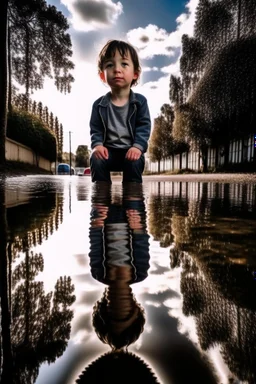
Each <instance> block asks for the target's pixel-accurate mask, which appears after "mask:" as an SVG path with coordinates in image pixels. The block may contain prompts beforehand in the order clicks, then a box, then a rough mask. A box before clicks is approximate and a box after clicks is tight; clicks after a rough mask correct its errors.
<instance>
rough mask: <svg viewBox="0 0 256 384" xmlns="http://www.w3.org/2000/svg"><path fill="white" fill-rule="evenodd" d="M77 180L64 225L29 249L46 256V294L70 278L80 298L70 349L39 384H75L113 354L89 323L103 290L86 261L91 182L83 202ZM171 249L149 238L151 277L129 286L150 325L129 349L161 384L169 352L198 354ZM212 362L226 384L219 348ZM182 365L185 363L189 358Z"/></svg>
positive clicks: (43, 372) (45, 367)
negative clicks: (88, 369) (97, 361)
mask: <svg viewBox="0 0 256 384" xmlns="http://www.w3.org/2000/svg"><path fill="white" fill-rule="evenodd" d="M78 182H79V183H81V181H76V182H75V179H74V181H73V182H72V184H70V185H69V188H68V186H67V185H66V187H65V190H64V212H63V222H62V223H60V225H59V229H58V230H57V231H55V232H54V233H53V234H52V235H50V236H49V238H48V240H47V241H43V243H42V245H39V246H37V247H36V248H35V249H33V248H32V249H31V250H32V251H35V252H41V253H42V254H43V257H44V270H43V272H41V273H40V274H39V275H38V276H37V279H38V280H41V281H43V282H44V287H45V291H46V292H48V291H50V290H54V285H55V283H56V281H57V279H58V278H59V277H60V276H64V275H68V276H71V278H72V282H73V284H74V285H75V295H76V301H75V303H74V304H73V310H74V318H73V320H72V330H71V338H70V341H69V344H68V347H67V349H66V351H65V352H64V354H63V355H62V356H61V357H60V358H59V359H58V360H57V361H56V362H55V364H51V365H48V364H43V365H42V366H41V369H40V374H39V376H38V379H37V381H36V384H45V383H46V382H47V384H65V383H66V384H71V383H74V381H75V379H76V378H77V377H78V375H79V373H81V372H82V370H83V369H84V368H85V366H87V365H88V364H89V362H91V361H93V360H94V359H96V358H97V357H99V356H100V355H102V354H103V353H105V352H107V351H109V348H108V347H107V346H105V345H103V344H102V343H101V342H100V341H99V340H98V338H97V336H96V334H95V333H94V330H93V328H92V325H91V315H92V307H93V305H94V303H95V302H96V301H97V300H98V299H100V298H101V295H102V292H103V290H104V288H105V286H104V285H103V284H101V283H99V282H98V281H96V280H94V279H93V278H92V276H91V273H90V267H89V262H88V253H89V236H88V234H89V223H90V209H91V203H90V183H89V181H88V180H87V179H86V180H85V179H83V184H85V185H83V188H84V189H83V191H86V190H87V188H88V194H87V196H86V193H85V200H82V199H80V200H79V201H78V200H77V185H76V183H78ZM87 184H88V186H87ZM86 187H87V188H86ZM70 196H71V200H70ZM169 251H170V248H160V246H159V243H158V242H157V241H154V240H153V238H152V237H150V270H149V276H148V277H147V278H146V279H145V280H144V281H142V282H140V283H136V284H133V285H132V286H131V287H132V291H133V293H134V294H135V296H136V298H137V300H138V302H139V303H140V304H141V305H142V307H143V308H144V309H145V312H146V324H145V329H144V332H143V333H142V335H141V337H140V338H139V339H138V341H137V342H136V343H135V344H133V345H132V346H131V347H130V348H129V350H130V351H131V352H132V351H133V352H134V353H136V354H138V355H139V356H141V357H142V359H143V360H144V361H145V362H147V363H148V364H150V365H151V366H152V369H153V371H154V372H155V373H156V375H157V376H158V378H159V379H161V382H162V383H163V384H165V383H167V382H169V381H168V380H169V376H168V374H169V372H168V364H169V365H170V361H168V356H169V354H170V355H172V353H174V351H175V350H176V349H177V350H179V348H183V349H184V351H185V350H186V348H190V349H192V347H193V351H194V350H196V349H198V350H200V348H199V346H198V340H197V336H196V330H195V323H194V320H193V318H192V317H185V316H184V315H183V314H182V295H181V293H180V269H178V268H177V269H174V270H171V269H170V257H169ZM208 358H209V359H210V360H211V361H212V362H213V363H214V365H215V368H216V369H217V371H218V376H219V377H220V378H221V382H222V383H223V384H226V383H228V378H227V377H228V372H226V370H225V369H226V368H224V365H223V364H222V359H221V356H220V354H219V352H218V350H217V348H216V349H212V350H211V351H210V352H209V353H208ZM183 363H184V364H185V365H186V360H184V361H183ZM173 364H176V362H175V361H174V362H173ZM167 377H168V379H167Z"/></svg>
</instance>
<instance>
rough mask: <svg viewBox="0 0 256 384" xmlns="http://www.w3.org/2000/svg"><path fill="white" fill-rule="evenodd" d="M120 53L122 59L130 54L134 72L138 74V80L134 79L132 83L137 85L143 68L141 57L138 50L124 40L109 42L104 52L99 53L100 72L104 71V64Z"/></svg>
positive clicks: (103, 49)
mask: <svg viewBox="0 0 256 384" xmlns="http://www.w3.org/2000/svg"><path fill="white" fill-rule="evenodd" d="M117 50H118V52H119V53H120V55H121V56H122V57H124V56H125V55H127V52H129V53H130V55H131V59H132V62H133V66H134V71H135V72H136V73H137V74H138V78H137V79H134V80H133V81H132V83H131V86H133V85H137V83H138V79H139V76H140V73H141V66H140V62H139V57H138V54H137V52H136V49H135V48H134V47H133V46H132V45H131V44H129V43H126V42H125V41H122V40H109V41H108V42H107V43H106V44H105V45H104V47H103V48H102V50H101V51H100V53H99V59H98V72H99V73H100V72H102V71H103V67H104V63H105V62H106V61H107V60H108V59H111V58H112V57H114V56H115V53H116V51H117Z"/></svg>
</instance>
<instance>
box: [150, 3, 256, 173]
mask: <svg viewBox="0 0 256 384" xmlns="http://www.w3.org/2000/svg"><path fill="white" fill-rule="evenodd" d="M255 32H256V3H255V0H214V1H213V0H199V3H198V6H197V10H196V19H195V24H194V36H193V37H190V36H188V35H186V34H185V35H183V36H182V54H181V57H180V73H181V75H180V76H173V75H171V76H170V85H169V86H170V92H169V97H170V104H171V106H172V108H173V112H174V118H173V119H171V124H170V125H169V131H170V136H171V140H169V147H168V148H169V153H171V154H172V155H173V154H175V150H173V148H172V147H173V140H176V141H178V142H185V143H187V145H188V147H189V146H190V148H191V149H192V150H193V149H196V150H198V149H199V150H200V151H201V153H202V158H203V163H204V169H205V168H206V166H207V157H206V156H207V148H208V147H209V146H214V147H215V148H217V147H218V146H222V147H223V148H224V155H225V164H227V163H228V160H229V141H230V140H231V139H237V138H238V139H241V138H244V137H245V136H246V135H248V134H251V133H253V130H254V126H255V123H256V118H255V112H254V111H255V108H256V97H255V96H256V93H255V90H256V75H255V70H254V68H255V65H256V59H255V58H256V37H255ZM164 109H165V110H166V107H164ZM163 117H164V113H163V110H162V109H161V115H160V116H159V118H157V119H156V120H155V128H156V129H158V130H160V131H161V129H159V121H161V120H162V119H163ZM165 120H166V119H165ZM162 134H163V135H164V136H165V133H162ZM157 145H158V142H157V141H156V140H155V137H154V135H152V140H151V151H150V152H149V153H150V156H151V160H153V161H156V159H155V152H157V150H156V149H155V147H156V146H157ZM165 146H166V143H165ZM175 149H176V147H175ZM181 149H183V147H181ZM158 151H159V149H158ZM160 152H161V154H160V155H159V156H158V159H161V160H162V159H164V158H165V157H166V150H165V149H163V148H162V147H160ZM169 157H170V156H169Z"/></svg>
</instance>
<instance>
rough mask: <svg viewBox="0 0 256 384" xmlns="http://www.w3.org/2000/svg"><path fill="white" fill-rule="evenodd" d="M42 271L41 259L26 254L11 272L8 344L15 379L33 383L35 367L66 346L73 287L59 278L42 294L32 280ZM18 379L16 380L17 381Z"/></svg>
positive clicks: (39, 284)
mask: <svg viewBox="0 0 256 384" xmlns="http://www.w3.org/2000/svg"><path fill="white" fill-rule="evenodd" d="M42 270H43V256H42V255H41V254H34V253H33V252H29V251H27V252H26V254H25V260H24V261H22V262H21V263H20V264H19V265H18V266H17V267H16V268H15V270H14V272H13V295H12V324H11V344H12V349H13V354H14V356H13V365H14V375H15V379H16V380H17V382H19V383H24V384H28V383H34V381H35V379H36V377H37V375H38V371H39V366H40V364H41V363H43V362H44V361H48V363H50V362H54V361H55V360H56V358H57V357H58V356H61V355H62V354H63V352H64V350H65V348H66V346H67V341H68V339H69V335H70V330H71V328H70V322H71V319H72V317H73V312H72V311H71V310H70V309H69V307H70V305H71V304H72V303H73V302H74V300H75V296H74V295H73V294H72V293H73V291H74V286H73V285H72V284H71V279H70V277H60V278H59V279H58V281H57V283H56V285H55V290H54V292H53V293H52V292H49V293H47V294H45V292H44V287H43V283H42V282H41V281H34V279H35V277H36V275H37V274H38V272H39V271H42ZM18 380H19V381H18Z"/></svg>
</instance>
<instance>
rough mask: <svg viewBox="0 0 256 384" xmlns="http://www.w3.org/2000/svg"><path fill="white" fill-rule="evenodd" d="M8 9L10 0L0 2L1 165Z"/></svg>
mask: <svg viewBox="0 0 256 384" xmlns="http://www.w3.org/2000/svg"><path fill="white" fill-rule="evenodd" d="M7 9H8V0H1V2H0V36H1V39H0V167H4V164H5V136H6V123H7Z"/></svg>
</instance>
